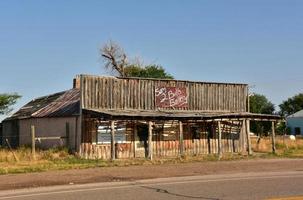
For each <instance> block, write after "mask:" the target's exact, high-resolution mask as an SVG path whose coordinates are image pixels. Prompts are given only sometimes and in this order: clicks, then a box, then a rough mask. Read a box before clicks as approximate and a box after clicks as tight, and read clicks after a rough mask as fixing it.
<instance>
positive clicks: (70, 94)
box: [5, 89, 80, 120]
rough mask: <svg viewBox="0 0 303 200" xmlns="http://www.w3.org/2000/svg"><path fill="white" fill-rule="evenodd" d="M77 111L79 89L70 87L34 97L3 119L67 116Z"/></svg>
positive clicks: (78, 110)
mask: <svg viewBox="0 0 303 200" xmlns="http://www.w3.org/2000/svg"><path fill="white" fill-rule="evenodd" d="M79 113H80V90H79V89H70V90H67V91H63V92H58V93H55V94H51V95H47V96H43V97H39V98H36V99H34V100H32V101H30V102H29V103H27V104H26V105H25V106H23V107H22V108H20V110H18V111H17V112H16V113H14V114H13V115H12V116H11V117H9V118H6V119H5V120H10V119H24V118H30V117H67V116H74V115H79Z"/></svg>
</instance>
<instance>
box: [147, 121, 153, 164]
mask: <svg viewBox="0 0 303 200" xmlns="http://www.w3.org/2000/svg"><path fill="white" fill-rule="evenodd" d="M152 125H153V123H152V121H149V122H148V158H149V159H150V160H152V159H153V146H152V136H153V127H152Z"/></svg>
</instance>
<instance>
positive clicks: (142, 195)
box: [0, 171, 303, 200]
mask: <svg viewBox="0 0 303 200" xmlns="http://www.w3.org/2000/svg"><path fill="white" fill-rule="evenodd" d="M286 197H287V198H286ZM281 198H282V199H296V200H297V199H303V171H284V172H249V173H233V174H217V175H204V176H186V177H171V178H158V179H148V180H137V181H128V182H107V183H93V184H82V185H63V186H51V187H40V188H31V189H18V190H9V191H1V192H0V200H3V199H11V200H21V199H22V200H41V199H46V200H53V199H67V200H69V199H73V200H86V199H102V200H107V199H111V200H115V199H119V200H121V199H136V200H140V199H165V200H169V199H202V200H203V199H205V200H217V199H233V200H235V199H241V200H242V199H243V200H244V199H281Z"/></svg>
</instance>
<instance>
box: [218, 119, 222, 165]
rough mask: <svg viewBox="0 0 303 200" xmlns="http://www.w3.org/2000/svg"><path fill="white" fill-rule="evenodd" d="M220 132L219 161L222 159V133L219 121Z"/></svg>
mask: <svg viewBox="0 0 303 200" xmlns="http://www.w3.org/2000/svg"><path fill="white" fill-rule="evenodd" d="M218 130H219V136H218V156H219V159H221V157H222V131H221V122H220V121H218Z"/></svg>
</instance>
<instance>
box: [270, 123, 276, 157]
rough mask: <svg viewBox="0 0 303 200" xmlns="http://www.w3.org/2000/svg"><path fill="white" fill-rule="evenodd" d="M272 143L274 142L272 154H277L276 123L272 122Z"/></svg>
mask: <svg viewBox="0 0 303 200" xmlns="http://www.w3.org/2000/svg"><path fill="white" fill-rule="evenodd" d="M271 142H272V152H273V153H276V133H275V122H274V121H272V122H271Z"/></svg>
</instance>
